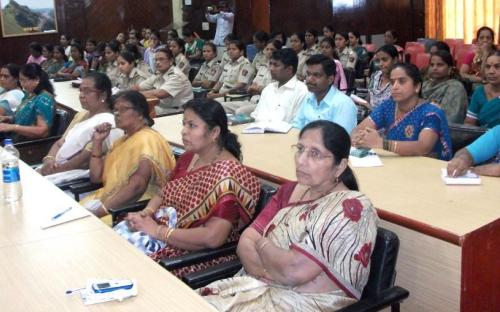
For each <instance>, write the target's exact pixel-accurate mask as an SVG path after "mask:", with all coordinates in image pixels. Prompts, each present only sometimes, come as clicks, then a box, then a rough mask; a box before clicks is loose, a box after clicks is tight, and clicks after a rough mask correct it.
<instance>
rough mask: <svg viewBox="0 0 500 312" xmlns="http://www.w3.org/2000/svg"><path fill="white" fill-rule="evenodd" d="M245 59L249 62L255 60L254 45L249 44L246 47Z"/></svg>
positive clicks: (255, 51)
mask: <svg viewBox="0 0 500 312" xmlns="http://www.w3.org/2000/svg"><path fill="white" fill-rule="evenodd" d="M246 52H247V53H246V54H247V59H248V60H249V61H250V62H251V61H253V59H254V58H255V55H257V47H256V46H255V44H249V45H247V51H246Z"/></svg>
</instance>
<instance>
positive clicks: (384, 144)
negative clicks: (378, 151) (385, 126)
mask: <svg viewBox="0 0 500 312" xmlns="http://www.w3.org/2000/svg"><path fill="white" fill-rule="evenodd" d="M382 148H383V149H384V150H386V151H388V150H389V140H387V139H384V140H383V143H382Z"/></svg>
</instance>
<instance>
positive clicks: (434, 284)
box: [153, 115, 500, 312]
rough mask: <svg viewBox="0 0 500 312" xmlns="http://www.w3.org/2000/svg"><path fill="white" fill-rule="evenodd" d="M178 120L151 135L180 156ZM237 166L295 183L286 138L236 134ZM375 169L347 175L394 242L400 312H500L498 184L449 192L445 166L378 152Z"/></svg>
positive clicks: (159, 122)
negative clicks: (402, 295)
mask: <svg viewBox="0 0 500 312" xmlns="http://www.w3.org/2000/svg"><path fill="white" fill-rule="evenodd" d="M181 127H182V115H173V116H167V117H160V118H156V119H155V125H154V126H153V128H154V129H156V130H157V131H159V132H160V133H161V134H162V135H163V136H164V137H165V138H166V139H167V140H168V141H169V142H170V143H171V144H172V145H173V146H175V147H180V148H182V138H181ZM244 127H245V125H239V126H233V127H230V129H231V131H233V132H235V133H236V134H237V135H238V139H239V141H240V143H241V145H242V152H243V153H242V154H243V164H245V165H246V166H248V167H249V168H250V169H251V170H252V171H253V172H254V173H255V174H256V175H257V176H258V177H260V178H261V179H262V180H265V181H269V182H271V183H275V184H281V183H283V182H286V181H290V180H295V166H294V160H293V153H292V150H291V145H292V144H295V143H296V142H297V139H298V131H297V130H296V129H292V130H291V131H290V132H289V133H287V134H277V133H266V134H242V133H241V130H242V129H243V128H244ZM379 153H380V158H381V160H382V162H383V166H381V167H371V168H353V169H354V172H355V175H356V176H357V179H358V182H359V184H360V189H361V191H362V192H364V193H365V194H367V195H368V197H369V198H370V199H371V201H372V202H373V204H374V206H375V207H376V208H377V211H378V214H379V217H380V218H381V222H380V226H383V227H385V228H387V229H390V230H392V231H394V232H395V233H396V234H397V235H398V237H399V239H400V241H401V244H400V251H399V258H398V264H397V278H396V284H397V285H400V286H402V287H405V288H406V289H408V290H409V291H410V297H409V298H408V299H407V300H405V302H404V303H403V304H402V307H401V308H402V310H403V311H446V312H448V311H500V265H499V263H500V262H499V260H498V259H500V257H499V256H500V179H499V178H491V177H481V180H482V184H481V185H476V186H457V185H454V186H448V185H445V184H444V183H443V181H442V180H441V176H440V175H441V168H445V167H446V162H444V161H440V160H437V159H432V158H427V157H400V156H397V155H395V154H392V153H386V152H383V151H379Z"/></svg>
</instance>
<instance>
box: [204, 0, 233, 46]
mask: <svg viewBox="0 0 500 312" xmlns="http://www.w3.org/2000/svg"><path fill="white" fill-rule="evenodd" d="M205 17H206V19H207V21H209V22H210V23H217V28H216V29H215V37H214V44H215V45H216V46H219V47H223V46H224V38H226V36H227V35H229V34H230V33H232V32H233V25H234V13H233V12H231V10H230V9H229V6H228V4H227V2H226V1H220V2H219V5H218V11H216V10H214V8H212V7H208V8H207V13H205Z"/></svg>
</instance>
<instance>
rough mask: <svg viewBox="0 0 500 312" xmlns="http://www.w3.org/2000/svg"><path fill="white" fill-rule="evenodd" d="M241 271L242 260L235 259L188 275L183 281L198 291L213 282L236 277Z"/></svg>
mask: <svg viewBox="0 0 500 312" xmlns="http://www.w3.org/2000/svg"><path fill="white" fill-rule="evenodd" d="M239 270H241V263H240V260H238V259H234V260H231V261H228V262H224V263H221V264H218V265H215V266H213V267H210V268H208V269H205V270H201V271H198V272H193V273H189V274H186V275H184V276H183V277H182V281H183V282H184V283H186V284H187V285H189V287H191V288H192V289H197V288H200V287H203V286H205V285H208V284H210V283H211V282H214V281H217V280H220V279H223V278H228V277H232V276H234V275H235V274H236V273H238V271H239Z"/></svg>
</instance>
